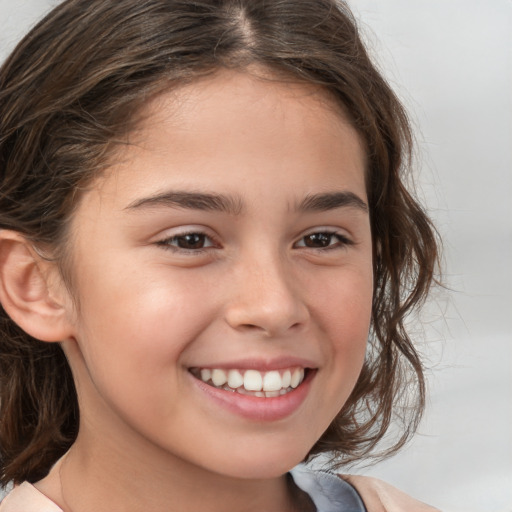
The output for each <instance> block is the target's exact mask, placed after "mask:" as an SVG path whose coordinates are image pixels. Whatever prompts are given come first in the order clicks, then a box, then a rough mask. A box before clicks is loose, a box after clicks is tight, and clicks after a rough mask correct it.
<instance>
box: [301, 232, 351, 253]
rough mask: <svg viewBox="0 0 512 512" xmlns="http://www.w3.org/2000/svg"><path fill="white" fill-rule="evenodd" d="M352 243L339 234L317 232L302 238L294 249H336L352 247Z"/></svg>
mask: <svg viewBox="0 0 512 512" xmlns="http://www.w3.org/2000/svg"><path fill="white" fill-rule="evenodd" d="M352 244H353V242H352V241H351V240H349V239H348V238H347V237H345V236H343V235H342V234H340V233H330V232H328V231H318V232H316V233H310V234H309V235H306V236H304V237H302V238H301V239H300V240H299V241H298V242H297V243H296V244H295V247H308V248H311V249H336V248H341V247H345V246H347V245H352Z"/></svg>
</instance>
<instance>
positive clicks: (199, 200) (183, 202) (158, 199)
mask: <svg viewBox="0 0 512 512" xmlns="http://www.w3.org/2000/svg"><path fill="white" fill-rule="evenodd" d="M161 206H166V207H171V208H185V209H189V210H205V211H218V212H224V213H228V214H230V215H239V214H240V213H241V212H242V209H243V207H242V201H241V200H239V199H238V198H235V197H232V196H227V195H224V194H209V193H203V192H182V191H169V192H163V193H161V194H156V195H154V196H150V197H145V198H142V199H138V200H136V201H134V202H133V203H130V204H129V205H128V206H127V207H126V208H125V210H139V209H148V208H154V207H161Z"/></svg>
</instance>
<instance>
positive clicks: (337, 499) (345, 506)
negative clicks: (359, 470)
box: [290, 464, 366, 512]
mask: <svg viewBox="0 0 512 512" xmlns="http://www.w3.org/2000/svg"><path fill="white" fill-rule="evenodd" d="M290 474H291V476H292V478H293V481H294V482H295V485H296V486H297V487H299V489H302V490H303V491H304V492H305V493H306V494H308V495H309V497H310V498H311V500H312V501H313V503H314V504H315V507H316V510H317V512H366V508H365V506H364V503H363V501H362V500H361V497H360V496H359V494H358V493H357V491H356V490H355V489H354V488H353V487H352V486H351V485H350V484H349V483H348V482H345V481H344V480H342V479H341V478H339V477H337V476H336V475H333V474H332V473H327V472H325V471H313V470H311V469H309V468H307V467H306V466H304V465H303V464H299V465H298V466H297V467H295V468H293V469H292V470H291V471H290Z"/></svg>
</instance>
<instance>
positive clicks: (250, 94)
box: [100, 70, 365, 200]
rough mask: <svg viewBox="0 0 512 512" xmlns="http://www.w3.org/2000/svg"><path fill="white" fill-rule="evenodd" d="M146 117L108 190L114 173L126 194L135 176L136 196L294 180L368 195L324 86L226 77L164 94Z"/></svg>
mask: <svg viewBox="0 0 512 512" xmlns="http://www.w3.org/2000/svg"><path fill="white" fill-rule="evenodd" d="M141 118H142V121H141V122H140V123H139V124H138V126H137V128H136V129H135V130H134V131H133V132H132V133H131V134H130V138H129V144H127V145H123V146H122V147H121V149H120V151H118V152H117V154H116V156H115V164H114V165H113V166H112V167H111V168H110V169H109V170H108V171H107V172H106V173H104V175H103V180H100V181H104V180H105V179H108V178H109V177H112V175H113V174H116V175H117V181H118V183H117V185H118V186H121V187H122V186H123V182H126V183H128V182H129V181H130V179H129V178H130V175H133V174H134V173H135V174H136V175H137V176H138V179H137V180H135V181H138V183H136V184H135V182H134V187H135V188H134V190H133V191H132V192H133V193H134V194H135V193H137V192H139V191H141V190H140V187H141V186H142V187H144V186H145V185H147V186H148V187H153V188H154V187H155V186H158V180H160V181H161V182H162V183H161V186H162V187H165V186H166V184H165V183H164V182H166V181H167V180H169V179H171V178H173V179H174V181H175V182H176V183H178V184H179V185H183V186H184V187H188V186H192V185H194V186H197V183H198V182H207V181H208V182H209V183H210V184H212V183H213V182H214V181H215V180H216V181H217V182H218V184H219V186H221V187H223V186H225V185H228V186H230V185H231V184H233V183H235V180H236V181H240V180H245V179H247V178H248V176H249V175H250V176H251V179H254V178H260V180H261V181H262V182H264V181H266V182H267V184H270V183H272V182H273V181H279V180H280V179H283V178H285V177H286V176H288V177H290V178H291V180H292V181H293V184H294V185H296V186H297V188H300V186H301V185H302V186H303V187H304V186H305V187H309V186H312V184H313V182H315V183H316V186H318V183H322V184H323V185H322V186H323V188H324V189H325V190H323V191H328V190H330V189H332V188H333V187H334V188H338V189H339V188H340V187H343V186H344V183H342V182H340V180H343V179H346V180H348V182H350V183H348V182H347V183H348V185H350V186H354V183H356V185H357V188H359V189H360V190H359V193H360V194H361V193H364V189H365V187H364V174H365V173H364V169H365V151H364V149H363V144H362V142H361V140H360V137H359V136H358V134H357V132H356V130H355V129H354V128H353V127H352V126H351V124H350V123H349V121H348V120H347V117H346V116H345V115H344V113H343V110H342V108H341V107H340V105H339V104H337V103H336V101H335V100H334V99H333V98H332V97H331V96H330V95H329V94H328V93H327V92H326V91H325V90H324V89H323V88H320V87H318V86H315V85H312V84H305V83H297V82H293V81H289V80H283V79H282V78H279V79H277V78H275V77H272V76H269V75H268V74H266V75H265V74H262V73H261V72H258V73H257V74H255V73H252V72H251V73H245V72H243V73H242V72H238V71H228V70H224V71H220V72H217V73H216V74H214V75H210V76H208V77H206V78H202V79H200V80H198V81H195V82H193V83H191V84H187V85H184V86H181V87H178V88H175V89H172V90H170V91H166V92H165V93H162V94H160V95H159V96H158V97H157V98H154V99H153V100H152V101H151V102H149V103H148V104H147V105H146V107H145V109H144V111H143V112H142V117H141ZM123 176H124V177H123ZM144 177H145V178H146V180H144ZM293 184H292V185H291V189H290V192H291V193H293V190H292V189H293V188H294V187H293ZM361 188H362V191H361ZM268 192H270V190H269V191H268ZM314 192H322V190H319V191H314ZM301 195H304V194H301ZM134 200H136V198H134Z"/></svg>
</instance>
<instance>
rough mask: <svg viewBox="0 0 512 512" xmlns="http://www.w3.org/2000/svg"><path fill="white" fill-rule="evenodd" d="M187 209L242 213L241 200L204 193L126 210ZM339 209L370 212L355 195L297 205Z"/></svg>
mask: <svg viewBox="0 0 512 512" xmlns="http://www.w3.org/2000/svg"><path fill="white" fill-rule="evenodd" d="M162 206H164V207H169V208H185V209H189V210H203V211H217V212H223V213H227V214H229V215H235V216H236V215H240V214H241V213H242V211H243V202H242V200H241V198H238V197H234V196H229V195H224V194H211V193H204V192H184V191H169V192H163V193H161V194H156V195H153V196H149V197H144V198H142V199H137V200H136V201H134V202H132V203H130V204H129V205H128V206H127V207H126V208H125V210H145V209H151V208H158V207H162ZM337 208H357V209H359V210H362V211H364V212H368V205H367V204H366V203H365V202H364V201H363V200H362V199H361V198H360V197H359V196H358V195H356V194H354V193H353V192H348V191H343V192H326V193H321V194H309V195H307V196H306V197H305V198H304V199H303V200H302V201H300V202H299V203H297V204H296V206H295V210H296V211H299V212H321V211H328V210H335V209H337Z"/></svg>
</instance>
